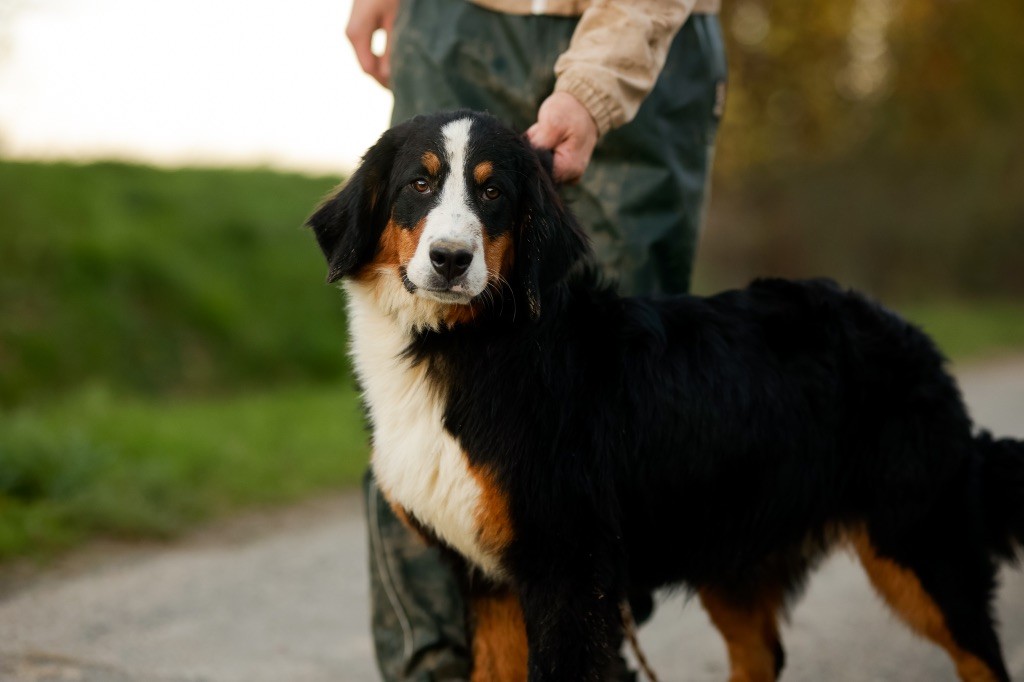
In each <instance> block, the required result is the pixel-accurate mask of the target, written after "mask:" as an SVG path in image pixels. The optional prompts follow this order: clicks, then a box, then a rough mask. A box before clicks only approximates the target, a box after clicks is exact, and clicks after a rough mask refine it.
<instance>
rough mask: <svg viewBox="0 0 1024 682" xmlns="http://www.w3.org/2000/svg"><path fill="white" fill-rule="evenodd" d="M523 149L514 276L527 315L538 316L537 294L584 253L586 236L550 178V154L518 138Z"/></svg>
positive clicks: (555, 280) (538, 296) (560, 278)
mask: <svg viewBox="0 0 1024 682" xmlns="http://www.w3.org/2000/svg"><path fill="white" fill-rule="evenodd" d="M522 142H523V144H524V146H525V147H526V151H527V158H528V161H527V164H528V165H530V166H532V168H529V170H528V171H527V172H526V174H525V176H526V178H527V180H526V182H527V187H526V189H525V192H524V202H523V204H522V206H523V208H522V214H521V217H520V220H519V236H518V239H517V242H516V243H517V253H516V260H515V262H516V265H515V268H516V275H515V276H516V278H517V279H518V280H519V284H520V286H521V287H522V288H523V290H524V291H525V293H526V300H527V303H528V304H529V310H530V317H531V318H532V319H537V318H538V317H540V300H541V294H542V293H543V292H544V291H546V290H547V289H548V288H549V287H551V286H553V285H555V284H557V283H558V282H560V281H561V280H562V279H563V278H564V277H565V276H566V275H567V274H568V272H569V270H570V268H572V266H573V265H574V264H575V263H576V262H577V261H579V260H580V259H581V258H582V257H583V256H584V255H585V254H586V253H587V249H588V245H589V241H588V239H587V236H586V235H585V234H584V233H583V231H582V230H581V229H580V226H579V223H577V222H576V218H575V216H573V214H572V213H571V212H570V211H569V209H568V208H567V207H566V206H565V202H563V201H562V197H560V196H559V195H558V190H557V189H556V187H555V183H554V180H553V179H552V177H551V155H550V153H549V152H544V151H537V150H534V149H532V148H531V147H530V145H529V142H527V141H526V140H525V138H523V139H522Z"/></svg>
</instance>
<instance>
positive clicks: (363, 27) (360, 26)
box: [345, 0, 399, 88]
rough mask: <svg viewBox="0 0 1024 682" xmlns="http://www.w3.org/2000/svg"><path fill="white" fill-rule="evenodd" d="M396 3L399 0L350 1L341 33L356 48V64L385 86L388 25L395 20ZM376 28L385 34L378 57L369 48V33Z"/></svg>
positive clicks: (388, 63)
mask: <svg viewBox="0 0 1024 682" xmlns="http://www.w3.org/2000/svg"><path fill="white" fill-rule="evenodd" d="M398 2H399V0H353V2H352V13H351V14H350V15H349V18H348V26H347V27H346V29H345V35H346V36H347V37H348V40H349V42H350V43H352V48H353V49H354V50H355V51H356V58H357V59H358V60H359V66H361V67H362V69H363V71H365V72H366V73H368V74H370V75H371V76H373V78H374V79H375V80H376V81H377V82H378V83H380V84H381V85H383V86H384V87H385V88H386V87H388V83H389V81H390V79H391V28H392V26H394V23H395V15H396V14H398ZM377 29H384V32H385V33H386V34H387V46H386V47H385V49H384V54H383V55H380V56H377V55H375V54H374V53H373V50H372V49H371V48H370V42H371V40H372V39H373V32H374V31H376V30H377Z"/></svg>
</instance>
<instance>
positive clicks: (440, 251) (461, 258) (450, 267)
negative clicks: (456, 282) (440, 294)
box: [430, 242, 473, 282]
mask: <svg viewBox="0 0 1024 682" xmlns="http://www.w3.org/2000/svg"><path fill="white" fill-rule="evenodd" d="M472 262H473V253H472V252H471V251H468V250H466V249H464V248H461V247H460V246H458V245H455V244H450V243H445V242H440V243H437V244H434V245H433V246H431V247H430V264H431V265H433V266H434V270H435V271H436V272H437V274H439V275H441V276H442V277H444V279H445V281H446V282H451V281H452V280H453V279H455V278H456V277H458V276H459V275H461V274H463V273H464V272H466V270H469V264H470V263H472Z"/></svg>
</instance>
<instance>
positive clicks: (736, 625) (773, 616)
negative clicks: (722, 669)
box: [700, 587, 785, 682]
mask: <svg viewBox="0 0 1024 682" xmlns="http://www.w3.org/2000/svg"><path fill="white" fill-rule="evenodd" d="M700 601H701V604H702V605H703V606H704V609H705V610H706V611H707V612H708V615H709V616H710V617H711V622H712V623H714V625H715V627H716V628H718V631H719V632H720V633H721V634H722V637H723V638H724V639H725V646H726V649H727V650H728V653H729V669H730V673H729V682H773V681H774V680H775V679H776V678H777V677H778V674H779V672H780V671H781V670H782V666H783V664H784V662H785V654H784V652H783V649H782V640H781V638H780V637H779V625H778V616H779V612H780V611H781V610H782V606H783V597H782V591H781V590H776V589H770V590H765V591H762V592H761V593H760V594H759V595H757V596H756V597H755V598H753V599H748V598H740V597H737V596H736V595H735V594H733V593H732V592H730V591H729V590H727V589H723V588H719V587H704V588H702V589H701V590H700Z"/></svg>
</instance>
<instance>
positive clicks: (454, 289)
mask: <svg viewBox="0 0 1024 682" xmlns="http://www.w3.org/2000/svg"><path fill="white" fill-rule="evenodd" d="M399 272H400V274H401V277H402V285H403V286H404V287H405V290H406V291H408V292H409V293H410V294H412V295H413V296H422V297H423V298H429V299H430V300H432V301H437V302H439V303H448V304H466V303H469V302H470V301H472V300H473V299H474V298H476V294H474V293H473V292H471V291H470V290H469V289H467V288H466V283H465V281H464V280H463V279H458V280H455V281H454V282H452V283H450V284H448V285H447V286H445V285H442V286H438V285H437V283H435V282H430V283H428V285H427V286H420V285H418V284H416V283H415V282H413V281H412V280H411V279H409V273H408V272H407V271H406V269H405V267H402V268H400V269H399Z"/></svg>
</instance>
